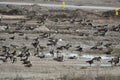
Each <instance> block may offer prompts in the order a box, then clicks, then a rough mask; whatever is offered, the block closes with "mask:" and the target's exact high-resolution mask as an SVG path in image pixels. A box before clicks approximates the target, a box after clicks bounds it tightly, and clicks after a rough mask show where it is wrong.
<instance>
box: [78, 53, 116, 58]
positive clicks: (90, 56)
mask: <svg viewBox="0 0 120 80" xmlns="http://www.w3.org/2000/svg"><path fill="white" fill-rule="evenodd" d="M98 56H100V57H101V58H102V59H111V58H114V57H112V56H107V55H89V54H85V55H81V56H80V58H87V59H92V58H94V57H98Z"/></svg>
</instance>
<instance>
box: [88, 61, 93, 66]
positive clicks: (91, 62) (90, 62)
mask: <svg viewBox="0 0 120 80" xmlns="http://www.w3.org/2000/svg"><path fill="white" fill-rule="evenodd" d="M86 63H89V64H90V66H91V64H93V63H94V62H93V60H89V61H86Z"/></svg>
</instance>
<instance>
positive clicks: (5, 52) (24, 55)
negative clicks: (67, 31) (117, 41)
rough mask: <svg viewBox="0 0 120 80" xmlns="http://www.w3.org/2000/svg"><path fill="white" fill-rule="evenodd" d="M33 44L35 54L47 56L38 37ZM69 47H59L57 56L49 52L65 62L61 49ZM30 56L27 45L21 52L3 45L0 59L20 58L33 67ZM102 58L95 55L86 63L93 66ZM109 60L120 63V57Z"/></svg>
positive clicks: (71, 57) (27, 65) (56, 58)
mask: <svg viewBox="0 0 120 80" xmlns="http://www.w3.org/2000/svg"><path fill="white" fill-rule="evenodd" d="M32 46H33V47H34V48H35V49H36V52H35V53H34V56H36V57H39V58H40V59H42V58H46V55H45V54H44V53H43V49H44V47H42V46H40V45H39V41H38V38H36V39H34V41H33V43H32ZM68 47H70V45H69V44H67V45H66V46H62V47H60V48H58V50H57V52H56V54H57V56H55V51H54V50H51V51H49V53H50V54H51V55H52V57H53V60H55V61H58V62H63V61H64V58H65V57H64V55H63V54H61V52H60V50H61V49H62V48H65V49H68ZM40 49H41V50H40ZM59 49H60V50H59ZM78 49H79V50H81V51H82V48H81V47H80V46H78ZM40 52H41V54H39V53H40ZM30 56H31V53H30V49H29V48H28V47H26V46H24V47H22V49H21V52H20V53H19V54H17V50H14V51H13V52H10V47H7V46H2V54H0V61H2V62H8V61H11V63H15V62H16V61H17V60H18V58H19V59H20V62H21V63H22V64H23V65H24V66H25V67H32V63H31V61H30V60H29V57H30ZM69 59H77V57H76V56H70V57H69ZM101 59H102V58H101V57H100V56H98V57H94V58H92V59H91V60H88V61H86V63H88V64H90V66H91V65H92V64H93V63H94V61H101ZM108 62H110V63H111V65H113V66H117V64H118V63H119V57H114V58H112V59H111V60H109V61H108Z"/></svg>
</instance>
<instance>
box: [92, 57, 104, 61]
mask: <svg viewBox="0 0 120 80" xmlns="http://www.w3.org/2000/svg"><path fill="white" fill-rule="evenodd" d="M101 59H102V58H101V57H100V56H99V57H94V58H93V59H92V60H96V61H100V60H101Z"/></svg>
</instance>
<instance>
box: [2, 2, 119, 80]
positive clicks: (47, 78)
mask: <svg viewBox="0 0 120 80" xmlns="http://www.w3.org/2000/svg"><path fill="white" fill-rule="evenodd" d="M0 1H16V2H17V1H19V2H23V1H24V2H39V3H55V4H61V1H60V0H45V1H43V0H0ZM65 1H66V3H67V4H74V5H100V6H101V5H105V6H120V5H119V3H120V2H119V1H117V0H116V1H114V0H88V1H87V0H84V1H83V0H65ZM113 3H114V4H113ZM0 6H2V7H1V8H0V14H1V15H0V16H2V15H4V16H5V15H7V17H8V16H13V17H8V18H5V19H1V21H0V54H2V46H8V47H10V50H11V51H10V52H12V51H13V47H11V44H12V45H14V46H16V51H17V55H18V54H19V52H20V51H21V48H22V47H24V46H27V47H28V48H29V49H30V53H31V56H30V57H29V60H30V61H31V63H32V67H29V68H28V67H24V65H23V64H22V62H21V61H20V59H19V58H17V62H15V63H11V62H10V60H8V62H4V63H3V62H2V61H1V60H0V80H72V78H73V77H78V76H79V77H80V78H81V77H84V79H83V80H107V79H96V77H99V76H105V78H106V76H111V77H119V76H120V63H119V64H118V65H117V66H111V65H110V63H108V60H110V59H102V60H101V62H97V61H96V62H95V63H94V64H92V66H89V64H88V63H86V61H87V60H90V59H87V58H77V59H68V58H64V61H63V62H57V61H55V60H53V57H45V58H43V59H40V58H38V57H36V56H34V53H35V51H36V49H35V48H34V47H33V46H32V45H31V43H32V42H33V40H34V39H36V38H37V37H38V38H39V39H38V40H39V45H41V46H44V47H46V49H45V50H43V52H44V54H47V53H49V51H51V50H56V48H57V47H59V46H63V45H66V44H68V43H69V44H70V45H72V47H70V48H69V49H68V50H67V49H65V50H61V53H68V54H70V53H75V54H78V55H83V54H90V55H91V54H92V55H97V56H101V55H104V54H105V52H106V51H107V50H109V49H112V52H111V54H109V55H107V54H106V55H107V56H119V55H120V23H119V21H120V18H119V17H116V16H114V15H112V14H111V15H110V16H108V17H105V16H103V15H102V13H104V12H93V11H84V10H64V9H60V10H51V9H50V10H49V9H47V8H39V7H38V6H32V8H33V9H32V10H31V6H24V8H23V6H19V7H18V6H3V5H0ZM12 10H13V12H12ZM16 10H18V12H17V11H16ZM46 15H47V18H46V19H45V23H40V21H41V20H42V18H44V17H43V16H46ZM16 16H18V17H20V16H22V19H18V18H17V17H16ZM23 16H24V17H25V19H23V18H24V17H23ZM41 17H42V18H41ZM15 18H16V19H15ZM74 20H75V22H74ZM72 21H73V22H72ZM87 21H88V22H87ZM89 23H90V24H89ZM6 26H7V27H9V29H5V27H6ZM19 27H20V30H18V28H19ZM114 28H115V29H114ZM28 29H29V30H28ZM30 29H32V30H30ZM106 29H107V31H106ZM100 30H101V31H100ZM104 31H105V33H104ZM44 33H45V34H47V35H50V36H47V37H45V38H43V36H41V35H43V34H44ZM103 33H104V34H103ZM11 37H14V39H12V38H11ZM26 37H27V39H26ZM50 38H53V39H58V42H57V44H56V46H47V43H48V42H49V39H50ZM106 44H110V46H109V47H106V46H105V45H106ZM76 46H81V47H82V49H83V51H82V52H81V51H76ZM96 46H97V48H95V49H91V48H92V47H96ZM56 51H57V50H56ZM100 64H103V66H100ZM105 65H106V66H105ZM66 77H67V78H68V77H69V78H71V79H69V78H68V79H66ZM63 78H65V79H63ZM73 80H82V79H73ZM114 80H119V78H117V79H114Z"/></svg>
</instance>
